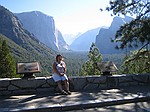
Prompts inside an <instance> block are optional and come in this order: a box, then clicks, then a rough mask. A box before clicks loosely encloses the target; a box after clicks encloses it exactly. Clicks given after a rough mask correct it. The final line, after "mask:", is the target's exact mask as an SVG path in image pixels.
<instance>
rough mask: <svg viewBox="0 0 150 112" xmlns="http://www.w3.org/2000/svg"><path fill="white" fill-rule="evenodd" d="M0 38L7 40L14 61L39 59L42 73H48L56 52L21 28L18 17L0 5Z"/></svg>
mask: <svg viewBox="0 0 150 112" xmlns="http://www.w3.org/2000/svg"><path fill="white" fill-rule="evenodd" d="M0 38H1V39H5V40H7V44H8V46H9V47H10V50H11V53H12V54H13V56H14V57H15V60H16V62H18V61H21V62H31V61H39V62H40V65H41V69H42V73H45V74H47V75H48V74H50V72H51V71H50V69H49V68H51V65H50V64H51V63H52V61H53V58H54V55H55V54H56V52H55V51H54V50H52V49H50V48H48V47H47V46H45V45H44V44H42V43H41V42H40V41H39V40H38V39H37V38H36V37H35V36H34V35H33V34H31V33H30V32H28V31H27V30H26V29H24V28H23V26H22V24H21V22H20V21H19V20H18V18H17V17H16V16H15V15H14V14H13V13H12V12H10V11H9V10H7V9H6V8H4V7H3V6H1V5H0Z"/></svg>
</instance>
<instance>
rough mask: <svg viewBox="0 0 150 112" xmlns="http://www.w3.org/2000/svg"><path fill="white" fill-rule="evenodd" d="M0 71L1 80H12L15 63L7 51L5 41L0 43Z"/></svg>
mask: <svg viewBox="0 0 150 112" xmlns="http://www.w3.org/2000/svg"><path fill="white" fill-rule="evenodd" d="M0 65H1V67H0V69H1V74H0V75H1V76H0V77H1V78H4V77H7V78H12V77H15V72H16V69H15V62H14V59H13V57H12V55H11V53H10V51H9V48H8V46H7V44H6V40H4V41H3V42H2V46H1V62H0Z"/></svg>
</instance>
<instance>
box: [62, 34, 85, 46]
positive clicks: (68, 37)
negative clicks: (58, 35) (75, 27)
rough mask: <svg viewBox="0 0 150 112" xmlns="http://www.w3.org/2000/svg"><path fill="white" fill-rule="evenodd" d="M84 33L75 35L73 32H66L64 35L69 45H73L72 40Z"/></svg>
mask: <svg viewBox="0 0 150 112" xmlns="http://www.w3.org/2000/svg"><path fill="white" fill-rule="evenodd" d="M81 34H82V33H78V34H77V35H73V34H64V35H63V37H64V39H65V41H66V42H67V44H68V45H71V44H72V42H73V41H74V40H75V39H76V38H78V37H79V36H80V35H81Z"/></svg>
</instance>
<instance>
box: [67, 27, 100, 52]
mask: <svg viewBox="0 0 150 112" xmlns="http://www.w3.org/2000/svg"><path fill="white" fill-rule="evenodd" d="M99 30H100V28H95V29H92V30H89V31H87V32H85V33H83V34H82V35H80V36H79V37H78V38H76V39H75V40H74V41H73V42H72V44H71V45H70V46H69V48H70V49H71V50H73V51H88V50H89V49H90V46H91V44H92V42H95V39H96V35H97V34H98V32H99Z"/></svg>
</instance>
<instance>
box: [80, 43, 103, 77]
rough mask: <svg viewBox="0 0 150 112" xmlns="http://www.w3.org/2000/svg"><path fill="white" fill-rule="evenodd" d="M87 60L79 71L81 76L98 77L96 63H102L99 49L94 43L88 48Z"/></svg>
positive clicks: (98, 71) (99, 72)
mask: <svg viewBox="0 0 150 112" xmlns="http://www.w3.org/2000/svg"><path fill="white" fill-rule="evenodd" d="M88 58H89V60H87V61H86V63H85V64H83V66H82V69H81V74H82V75H83V76H85V75H100V74H101V71H100V70H99V69H98V66H97V63H98V62H101V61H102V55H101V54H100V52H99V49H98V48H97V47H96V45H95V44H94V43H92V45H91V47H90V51H89V54H88Z"/></svg>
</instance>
